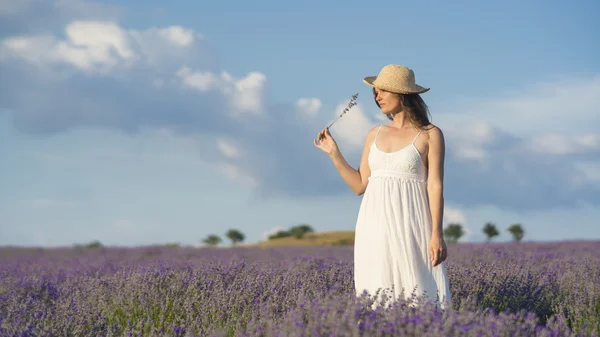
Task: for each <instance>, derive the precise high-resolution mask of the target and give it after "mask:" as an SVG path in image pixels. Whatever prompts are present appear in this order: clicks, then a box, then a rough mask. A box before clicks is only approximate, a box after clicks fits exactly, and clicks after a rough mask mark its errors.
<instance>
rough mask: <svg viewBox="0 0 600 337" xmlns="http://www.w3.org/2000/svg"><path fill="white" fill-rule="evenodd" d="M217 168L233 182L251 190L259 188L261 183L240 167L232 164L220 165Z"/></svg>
mask: <svg viewBox="0 0 600 337" xmlns="http://www.w3.org/2000/svg"><path fill="white" fill-rule="evenodd" d="M217 167H218V168H219V169H220V170H222V172H223V173H225V175H226V176H227V177H228V178H229V179H231V180H233V181H237V182H239V183H241V184H242V185H245V186H247V187H250V188H257V187H258V186H259V182H258V181H257V180H256V179H255V178H254V177H252V176H251V175H249V174H246V173H245V172H244V170H243V168H241V167H240V166H237V165H235V164H232V163H218V164H217Z"/></svg>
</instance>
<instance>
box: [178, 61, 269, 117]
mask: <svg viewBox="0 0 600 337" xmlns="http://www.w3.org/2000/svg"><path fill="white" fill-rule="evenodd" d="M176 74H177V76H178V77H179V78H180V79H181V81H182V83H183V85H184V86H187V87H189V88H193V89H196V90H199V91H203V92H205V91H211V90H217V91H220V92H221V93H222V94H223V95H224V96H225V97H227V98H228V99H229V103H230V104H231V107H232V108H233V109H234V111H232V112H231V114H232V115H234V116H235V115H237V114H238V113H239V112H250V113H253V114H258V115H260V114H262V113H263V112H264V111H263V110H264V106H263V104H264V103H263V97H264V90H265V82H266V79H267V78H266V76H265V75H264V74H262V73H259V72H250V73H248V74H247V75H246V76H245V77H242V78H240V79H235V78H234V77H233V76H231V75H230V74H229V73H227V72H221V74H220V76H217V75H216V74H214V73H211V72H203V71H193V70H192V69H190V68H189V67H187V66H182V67H181V68H180V69H179V70H178V71H177V73H176Z"/></svg>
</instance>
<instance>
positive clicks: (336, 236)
mask: <svg viewBox="0 0 600 337" xmlns="http://www.w3.org/2000/svg"><path fill="white" fill-rule="evenodd" d="M352 244H354V231H331V232H316V233H308V234H306V235H305V236H304V237H303V238H302V239H296V238H294V237H287V238H279V239H273V240H268V241H263V242H258V243H253V244H247V245H245V246H246V247H281V246H343V245H352Z"/></svg>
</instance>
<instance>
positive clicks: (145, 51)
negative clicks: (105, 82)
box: [0, 20, 253, 86]
mask: <svg viewBox="0 0 600 337" xmlns="http://www.w3.org/2000/svg"><path fill="white" fill-rule="evenodd" d="M64 31H65V36H66V38H65V39H58V38H56V37H55V36H53V35H48V34H41V35H22V36H14V37H9V38H6V39H5V40H3V41H2V45H1V47H0V59H4V60H6V59H8V58H19V59H22V60H24V61H26V62H28V63H30V64H33V65H35V66H39V67H42V66H52V65H55V64H67V65H71V66H72V67H74V68H76V69H78V70H81V71H86V72H96V71H110V70H113V69H114V68H116V67H118V66H131V65H133V64H135V63H139V62H140V60H144V61H145V62H146V63H147V64H149V65H152V66H159V65H160V64H162V63H169V62H171V60H177V59H179V58H181V53H182V52H181V51H179V50H178V49H181V48H189V47H191V46H192V45H193V44H194V43H195V42H196V41H197V40H198V39H202V38H203V36H202V35H201V34H198V33H196V32H194V31H193V30H191V29H185V28H183V27H181V26H171V27H164V28H149V29H147V30H127V29H124V28H122V27H120V26H119V25H118V24H116V23H115V22H112V21H96V20H75V21H72V22H70V23H69V24H67V25H66V26H65V29H64ZM186 60H187V59H186ZM250 81H252V78H251V79H250ZM243 84H244V83H242V85H243ZM252 84H253V83H252V82H251V83H250V86H251V85H252Z"/></svg>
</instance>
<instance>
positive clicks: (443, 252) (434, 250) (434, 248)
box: [429, 235, 448, 267]
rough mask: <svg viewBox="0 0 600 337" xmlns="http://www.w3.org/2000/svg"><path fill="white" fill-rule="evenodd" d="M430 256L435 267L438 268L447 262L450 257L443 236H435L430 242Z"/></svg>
mask: <svg viewBox="0 0 600 337" xmlns="http://www.w3.org/2000/svg"><path fill="white" fill-rule="evenodd" d="M429 256H430V258H431V263H433V266H434V267H435V266H437V265H439V264H440V263H442V262H444V261H445V260H446V257H448V251H447V248H446V242H444V238H443V237H442V236H437V235H434V236H433V237H432V238H431V241H430V242H429Z"/></svg>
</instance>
